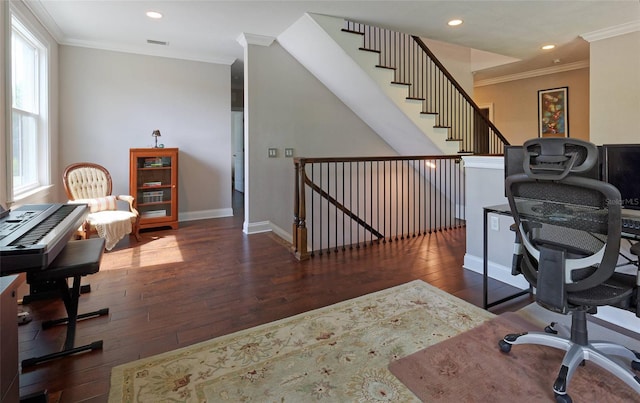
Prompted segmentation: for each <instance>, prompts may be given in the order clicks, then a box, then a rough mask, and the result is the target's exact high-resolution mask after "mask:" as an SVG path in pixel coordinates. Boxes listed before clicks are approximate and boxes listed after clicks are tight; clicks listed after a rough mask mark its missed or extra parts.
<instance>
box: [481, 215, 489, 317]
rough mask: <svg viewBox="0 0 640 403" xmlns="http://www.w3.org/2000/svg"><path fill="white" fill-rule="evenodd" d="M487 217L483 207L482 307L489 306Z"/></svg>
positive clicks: (486, 307)
mask: <svg viewBox="0 0 640 403" xmlns="http://www.w3.org/2000/svg"><path fill="white" fill-rule="evenodd" d="M488 217H489V212H488V210H487V209H484V218H483V222H482V248H483V251H482V308H483V309H488V308H489V301H488V297H487V292H488V288H489V263H488V260H489V258H488V256H487V253H488V251H489V240H488V237H487V220H488Z"/></svg>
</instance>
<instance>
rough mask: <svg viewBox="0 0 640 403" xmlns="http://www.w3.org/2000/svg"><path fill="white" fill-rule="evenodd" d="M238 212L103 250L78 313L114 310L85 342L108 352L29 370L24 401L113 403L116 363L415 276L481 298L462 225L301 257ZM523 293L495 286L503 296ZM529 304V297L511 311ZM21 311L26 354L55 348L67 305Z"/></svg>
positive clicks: (88, 326) (86, 330)
mask: <svg viewBox="0 0 640 403" xmlns="http://www.w3.org/2000/svg"><path fill="white" fill-rule="evenodd" d="M235 212H236V215H235V216H234V217H229V218H220V219H212V220H201V221H192V222H183V223H181V224H180V229H178V230H157V231H148V232H144V233H143V234H142V241H141V242H139V243H137V242H136V241H135V240H129V239H125V240H123V241H121V242H120V243H119V244H118V246H117V247H116V248H115V249H114V250H112V251H111V252H108V253H105V255H104V257H103V261H102V265H101V269H100V272H99V273H96V274H95V275H92V276H90V277H87V278H86V279H85V280H86V282H88V283H90V284H91V292H90V293H88V294H85V295H83V296H81V299H80V311H81V312H86V311H89V310H94V309H99V308H102V307H109V310H110V312H109V315H108V316H107V317H101V318H95V319H89V320H86V321H82V322H79V324H78V328H77V343H76V344H79V343H87V342H91V341H93V340H95V339H97V338H101V339H103V340H104V348H103V350H102V351H94V352H88V353H82V354H78V355H76V356H72V357H66V358H63V359H58V360H54V361H50V362H47V363H42V364H40V365H37V366H36V367H34V368H32V369H28V370H25V371H23V373H22V375H21V376H20V383H21V394H23V395H24V394H27V393H32V392H35V391H38V390H44V389H47V390H48V391H49V392H50V393H54V395H55V396H59V401H60V402H62V403H64V402H82V401H91V402H104V401H106V400H107V397H108V392H109V377H110V372H111V368H112V367H113V366H116V365H120V364H124V363H127V362H129V361H132V360H134V359H137V358H139V357H147V356H150V355H153V354H158V353H161V352H165V351H170V350H173V349H175V348H178V347H183V346H187V345H190V344H193V343H197V342H200V341H204V340H208V339H211V338H213V337H217V336H221V335H224V334H229V333H232V332H235V331H238V330H242V329H246V328H250V327H253V326H256V325H259V324H263V323H268V322H271V321H274V320H278V319H282V318H286V317H289V316H292V315H295V314H298V313H302V312H305V311H308V310H311V309H316V308H320V307H323V306H327V305H331V304H334V303H337V302H340V301H344V300H347V299H351V298H355V297H358V296H361V295H365V294H368V293H371V292H375V291H379V290H382V289H385V288H389V287H393V286H396V285H399V284H403V283H406V282H408V281H412V280H415V279H422V280H424V281H427V282H429V283H431V284H433V285H435V286H437V287H439V288H441V289H442V290H444V291H447V292H449V293H451V294H454V295H456V296H458V297H460V298H462V299H464V300H467V301H469V302H471V303H474V304H476V305H479V304H480V303H481V301H482V278H481V276H480V275H478V274H476V273H472V272H470V271H467V270H465V269H463V268H462V263H463V258H464V254H465V230H464V229H454V230H448V231H441V232H435V233H432V234H427V235H424V236H417V237H411V238H409V239H405V240H402V241H394V242H386V243H380V244H378V245H368V246H367V247H366V248H359V249H355V248H354V249H347V250H346V251H344V252H343V251H340V252H337V253H335V252H332V253H330V254H326V253H324V254H323V255H322V256H316V257H314V258H313V259H310V260H308V261H304V262H298V261H297V260H296V259H295V258H294V257H293V255H292V254H291V252H290V251H289V249H288V247H287V245H286V243H285V242H284V241H283V240H281V239H280V238H278V237H277V236H275V235H274V234H272V233H261V234H254V235H247V234H244V233H243V232H242V217H243V214H242V211H241V209H237V210H236V211H235ZM513 290H514V289H513V288H512V287H508V286H504V285H503V284H502V283H499V282H491V286H490V291H492V292H493V291H496V293H497V294H498V297H501V296H503V295H504V294H506V293H508V292H509V291H513ZM21 291H22V293H23V294H24V293H27V292H28V288H26V287H23V289H21ZM527 303H528V300H527V299H526V298H521V299H520V300H519V301H517V302H515V303H513V304H506V305H505V306H506V307H507V308H505V309H510V310H515V309H518V308H520V307H522V306H524V305H525V304H527ZM23 308H24V309H26V310H30V311H31V312H32V317H33V321H32V322H31V323H29V324H26V325H23V326H20V329H19V336H20V359H21V360H22V359H25V358H29V357H31V356H33V355H34V354H43V353H48V352H52V350H55V349H57V348H58V347H59V345H60V344H61V342H62V341H63V340H64V330H65V329H64V327H62V328H56V329H51V330H47V331H42V330H40V329H39V326H40V324H41V322H42V321H43V320H47V319H51V318H52V317H58V316H60V315H62V314H63V313H64V308H63V305H62V303H61V302H60V301H56V300H49V301H35V302H33V303H31V304H29V305H27V306H24V307H23ZM500 309H501V308H497V310H494V312H500Z"/></svg>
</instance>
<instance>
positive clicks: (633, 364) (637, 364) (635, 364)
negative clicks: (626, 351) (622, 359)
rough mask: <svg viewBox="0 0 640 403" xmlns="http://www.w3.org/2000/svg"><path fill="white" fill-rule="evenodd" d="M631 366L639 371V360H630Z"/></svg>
mask: <svg viewBox="0 0 640 403" xmlns="http://www.w3.org/2000/svg"><path fill="white" fill-rule="evenodd" d="M631 368H633V369H634V370H636V371H640V361H631Z"/></svg>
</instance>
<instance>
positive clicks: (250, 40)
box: [236, 32, 276, 48]
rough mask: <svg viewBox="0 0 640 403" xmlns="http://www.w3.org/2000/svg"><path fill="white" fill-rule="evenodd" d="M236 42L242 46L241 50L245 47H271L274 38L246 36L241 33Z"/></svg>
mask: <svg viewBox="0 0 640 403" xmlns="http://www.w3.org/2000/svg"><path fill="white" fill-rule="evenodd" d="M236 40H237V41H238V43H239V44H240V45H242V47H243V48H246V47H247V45H258V46H271V44H272V43H273V41H275V40H276V38H274V37H273V36H264V35H256V34H247V33H245V32H243V33H241V34H240V36H238V38H237V39H236Z"/></svg>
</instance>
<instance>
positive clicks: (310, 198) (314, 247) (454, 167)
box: [293, 155, 465, 260]
mask: <svg viewBox="0 0 640 403" xmlns="http://www.w3.org/2000/svg"><path fill="white" fill-rule="evenodd" d="M294 164H295V185H294V188H295V200H294V222H293V252H294V254H295V256H296V257H297V258H298V259H300V260H304V259H307V258H309V257H312V256H314V255H315V254H316V253H318V254H320V255H322V254H324V253H328V254H330V253H332V252H334V253H335V252H339V251H345V250H347V249H354V248H361V247H363V248H366V247H367V246H370V245H374V244H378V243H380V242H383V243H384V242H393V241H394V240H399V239H405V238H410V237H416V236H419V235H426V234H428V233H432V232H434V231H442V230H448V229H451V228H458V227H460V226H463V225H464V223H465V221H464V220H465V210H464V205H465V200H464V172H463V167H462V163H461V157H460V156H457V155H454V156H403V157H360V158H295V159H294Z"/></svg>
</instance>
